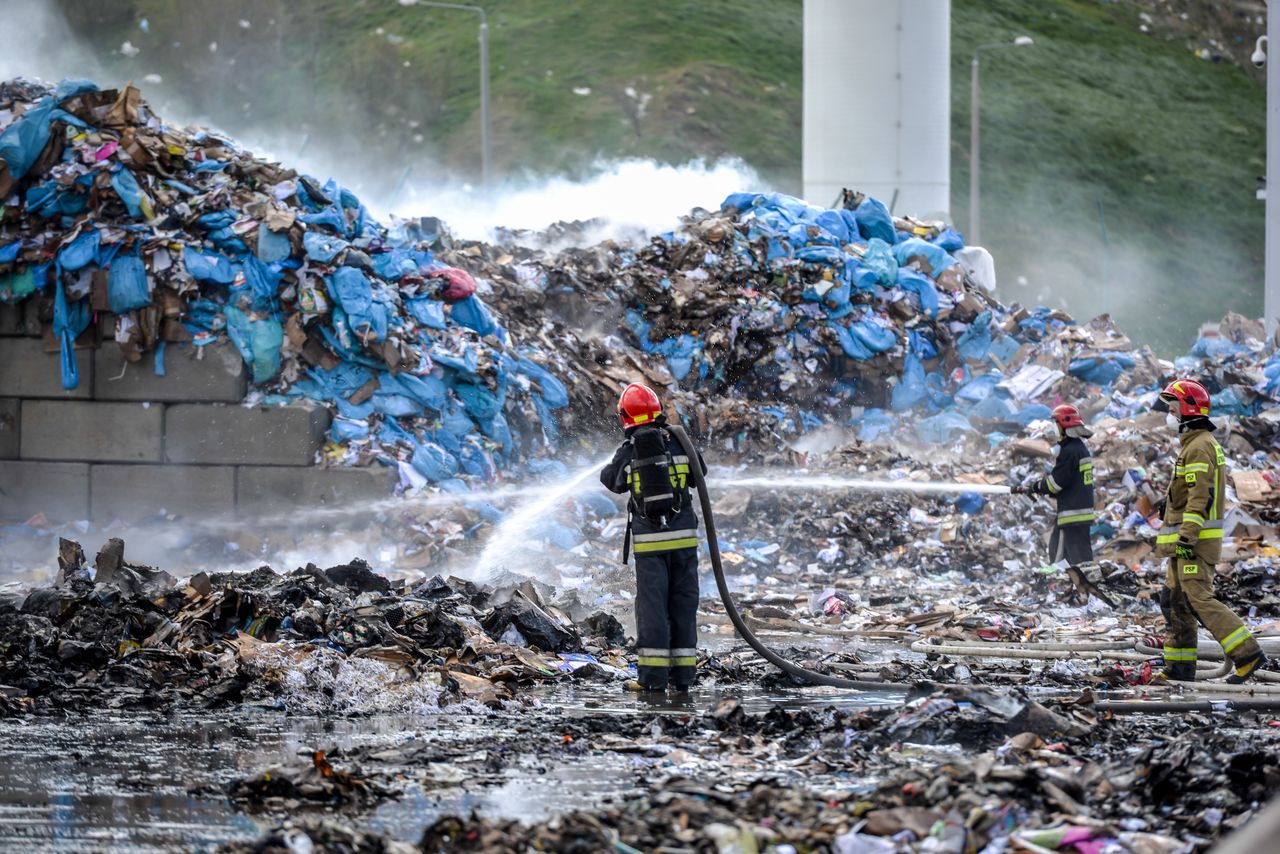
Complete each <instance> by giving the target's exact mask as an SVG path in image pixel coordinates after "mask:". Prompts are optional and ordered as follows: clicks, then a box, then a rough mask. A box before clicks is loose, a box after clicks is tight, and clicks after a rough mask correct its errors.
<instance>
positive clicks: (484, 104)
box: [400, 0, 493, 188]
mask: <svg viewBox="0 0 1280 854" xmlns="http://www.w3.org/2000/svg"><path fill="white" fill-rule="evenodd" d="M400 2H401V4H402V5H405V6H431V7H433V8H436V9H457V10H459V11H462V12H474V13H476V14H477V15H479V16H480V175H481V181H482V182H483V184H484V186H485V187H486V188H488V187H490V186H491V183H490V182H491V181H492V180H493V128H492V127H491V126H490V122H489V18H488V16H487V15H485V13H484V9H482V8H480V7H479V6H468V5H464V4H461V3H433V2H428V0H400Z"/></svg>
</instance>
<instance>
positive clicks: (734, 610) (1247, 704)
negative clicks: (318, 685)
mask: <svg viewBox="0 0 1280 854" xmlns="http://www.w3.org/2000/svg"><path fill="white" fill-rule="evenodd" d="M670 429H671V434H672V435H673V436H675V437H676V441H678V442H679V443H680V447H681V448H683V449H684V452H685V455H686V456H687V457H688V458H689V471H690V472H691V473H692V474H693V482H694V484H695V485H696V486H697V488H698V502H699V504H700V506H701V507H702V520H703V524H704V525H705V526H706V531H707V548H708V550H709V551H710V552H711V568H712V571H713V573H714V575H715V579H716V589H717V590H718V591H719V593H720V601H721V602H722V603H723V604H724V610H725V613H726V614H728V616H729V622H731V623H733V627H734V629H735V630H736V631H737V632H738V635H739V636H740V637H741V638H742V639H743V640H744V641H746V642H747V645H748V646H750V647H751V648H752V649H754V650H755V651H756V652H757V653H759V655H760V657H761V658H763V659H764V660H765V661H767V662H769V663H770V664H772V665H773V666H774V667H776V668H778V669H779V670H781V671H782V672H783V673H786V674H787V675H788V676H791V677H794V678H796V679H799V680H802V681H804V682H809V683H811V684H813V685H827V686H830V687H832V688H848V689H850V690H853V691H870V692H877V693H884V692H891V693H901V692H903V691H906V690H907V687H908V686H906V685H902V684H898V683H893V682H868V681H865V680H860V679H845V678H843V677H840V676H833V675H831V674H828V673H819V672H817V671H816V670H809V669H808V668H805V667H801V666H800V665H798V664H795V663H794V662H791V661H788V660H787V659H785V658H783V657H782V656H780V655H778V654H777V653H776V652H774V651H773V650H771V649H769V647H767V646H765V645H764V644H763V643H762V642H761V641H760V639H759V638H757V637H756V636H755V634H754V633H753V632H752V631H751V628H750V627H749V626H748V625H747V623H746V621H745V620H744V619H743V617H742V614H741V613H740V612H739V611H738V606H737V605H736V604H734V601H733V594H731V593H730V592H729V585H728V583H727V582H726V581H725V576H724V563H723V561H722V560H721V558H720V543H719V539H718V538H717V536H716V519H715V513H714V512H713V511H712V509H711V494H710V492H709V491H708V489H707V480H706V478H705V477H704V476H703V474H702V466H701V465H699V464H698V459H699V457H698V452H697V451H696V450H695V449H694V447H693V442H691V441H690V440H689V434H688V433H686V432H685V430H684V428H683V427H681V426H680V425H678V424H673V425H671V428H670ZM917 645H921V642H920V641H917V642H916V643H914V644H912V645H911V648H912V650H913V651H916V652H929V651H931V652H935V653H937V652H943V651H946V649H947V646H946V645H942V646H934V647H928V646H927V645H925V646H924V648H922V649H919V650H917V649H916V647H917ZM1045 647H1049V648H1050V649H1045ZM1053 647H1059V649H1052V648H1053ZM1062 647H1065V649H1062ZM1082 647H1083V649H1082ZM957 649H972V650H974V651H973V652H969V653H959V652H957V653H955V654H969V655H987V656H991V657H1023V658H1032V657H1041V658H1044V657H1046V656H1045V655H1044V654H1043V652H1050V653H1058V655H1054V656H1051V657H1073V656H1072V654H1071V653H1070V651H1071V650H1072V649H1074V650H1076V652H1075V653H1074V657H1080V655H1079V653H1080V652H1091V653H1095V654H1098V655H1108V656H1110V655H1121V654H1127V656H1134V657H1135V658H1124V659H1122V660H1144V661H1145V660H1146V659H1148V658H1150V657H1151V656H1149V655H1143V654H1141V653H1138V652H1136V651H1133V652H1128V653H1125V649H1132V645H1131V643H1130V642H1125V643H1123V644H1119V643H1118V642H1113V641H1103V642H1099V641H1082V642H1080V643H1079V644H1074V645H1073V644H1056V643H1050V644H1044V645H1039V649H1037V648H1036V645H1031V644H1026V645H1022V648H1021V651H1022V652H1024V653H1027V652H1035V653H1037V655H1030V654H1024V655H1021V656H1008V655H1002V656H998V655H993V652H994V651H996V650H1000V651H1003V652H1006V653H1007V652H1010V651H1019V650H1018V648H1016V647H1003V648H999V647H998V648H994V650H993V648H988V647H957ZM1041 650H1043V652H1041ZM1062 653H1067V654H1066V655H1062ZM1223 675H1225V671H1224V672H1223ZM1176 684H1177V685H1178V686H1179V687H1187V688H1190V689H1193V690H1195V689H1197V687H1198V683H1195V682H1181V683H1176ZM1202 687H1203V688H1205V689H1208V690H1212V691H1231V692H1233V693H1234V692H1236V691H1238V692H1239V693H1258V694H1277V695H1280V686H1267V685H1264V686H1258V685H1227V684H1224V683H1211V684H1208V685H1203V686H1202ZM1233 689H1234V690H1233ZM1120 702H1123V701H1109V700H1108V701H1099V702H1098V704H1097V707H1098V708H1099V709H1100V710H1108V711H1117V710H1119V711H1122V712H1142V711H1147V712H1155V711H1174V710H1177V711H1181V710H1188V711H1194V710H1197V709H1202V708H1203V709H1204V710H1209V711H1214V710H1217V707H1220V706H1222V705H1223V703H1222V702H1219V703H1218V704H1217V706H1215V705H1214V704H1213V702H1211V701H1208V700H1205V701H1187V703H1179V704H1176V705H1173V704H1168V703H1165V704H1162V705H1169V706H1170V708H1168V709H1161V708H1156V704H1155V703H1145V704H1144V703H1142V702H1141V701H1135V702H1130V703H1129V704H1128V705H1125V706H1123V708H1122V709H1120V707H1119V706H1118V705H1117V704H1118V703H1120ZM1223 702H1226V703H1228V704H1230V705H1232V706H1236V707H1240V708H1257V709H1280V696H1278V697H1277V699H1275V700H1262V699H1250V698H1243V699H1241V700H1230V701H1223ZM1139 705H1143V706H1145V708H1141V709H1140V708H1137V706H1139Z"/></svg>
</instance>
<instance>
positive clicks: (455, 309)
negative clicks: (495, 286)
mask: <svg viewBox="0 0 1280 854" xmlns="http://www.w3.org/2000/svg"><path fill="white" fill-rule="evenodd" d="M449 313H450V316H451V317H452V318H453V322H454V323H457V324H460V325H462V326H465V327H467V328H468V329H473V330H475V331H476V332H477V333H478V334H479V335H480V336H481V337H483V336H485V335H491V334H493V333H494V332H496V331H497V329H498V324H497V323H495V322H494V319H493V315H492V314H490V313H489V307H488V306H486V305H485V304H484V303H483V302H482V301H481V300H480V297H478V296H476V295H475V294H472V295H471V296H469V297H467V298H466V299H463V300H458V301H457V302H455V303H454V304H453V305H452V306H451V307H450V308H449Z"/></svg>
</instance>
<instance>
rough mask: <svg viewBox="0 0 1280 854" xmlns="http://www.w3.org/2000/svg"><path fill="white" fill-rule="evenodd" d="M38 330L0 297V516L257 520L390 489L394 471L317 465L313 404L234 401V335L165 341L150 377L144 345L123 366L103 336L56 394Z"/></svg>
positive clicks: (320, 416)
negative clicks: (159, 370)
mask: <svg viewBox="0 0 1280 854" xmlns="http://www.w3.org/2000/svg"><path fill="white" fill-rule="evenodd" d="M40 335H41V330H40V328H39V325H38V322H35V321H34V319H33V317H32V316H30V312H29V311H27V310H26V309H24V308H22V307H14V306H0V521H4V520H9V521H12V520H18V521H21V520H25V519H28V518H30V517H32V516H35V515H36V514H39V513H43V514H44V515H45V516H46V517H47V518H49V519H51V520H55V521H65V520H75V519H94V520H96V521H103V522H105V521H109V520H111V519H117V518H118V519H124V520H126V521H133V520H137V519H141V518H146V517H154V516H156V515H159V514H166V515H170V516H175V515H176V516H187V517H193V518H211V517H226V516H229V515H232V514H236V515H239V516H240V517H242V518H248V517H253V518H263V517H266V516H271V515H276V514H280V515H287V514H289V513H290V512H291V511H292V510H293V509H294V508H296V507H297V506H299V505H302V506H307V507H321V508H323V507H326V506H334V505H339V504H341V505H348V504H350V503H352V502H356V501H376V500H378V499H381V498H386V497H388V496H389V495H390V494H391V490H392V488H393V487H394V484H395V472H394V470H392V469H389V468H384V467H376V468H370V469H321V468H317V467H316V465H315V460H316V457H317V452H318V451H319V450H320V448H321V446H322V445H323V444H324V435H325V431H326V430H327V429H328V427H329V420H330V416H329V413H328V412H327V411H326V410H325V409H324V408H323V407H320V406H316V405H313V404H308V403H300V404H294V405H290V406H286V407H260V408H251V409H246V408H245V407H243V406H241V405H240V401H241V400H243V398H244V395H245V391H246V388H247V379H246V373H245V369H244V363H243V361H242V360H241V359H240V356H239V354H238V353H237V352H236V351H235V350H234V349H233V348H232V347H231V346H230V345H210V346H208V347H205V348H204V352H203V353H198V351H197V350H196V349H195V348H193V347H176V346H173V345H170V347H169V348H168V352H167V353H166V358H165V360H164V368H165V375H164V376H157V375H156V373H155V362H154V356H153V355H152V354H147V355H145V356H144V357H143V359H142V360H141V361H139V362H136V363H130V362H127V361H126V360H125V359H124V357H123V354H122V353H121V352H120V348H119V347H117V346H116V345H115V343H114V342H111V341H107V342H106V343H104V344H103V346H102V347H100V348H97V349H96V350H95V349H88V348H86V349H81V350H77V351H76V360H77V366H78V369H79V373H80V383H79V385H78V386H77V387H76V388H75V389H71V390H64V389H63V388H62V384H61V368H60V359H59V355H58V354H57V353H56V352H55V353H49V352H46V344H45V341H44V339H43V338H41V337H40ZM197 356H199V358H197Z"/></svg>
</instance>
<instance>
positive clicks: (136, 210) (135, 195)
mask: <svg viewBox="0 0 1280 854" xmlns="http://www.w3.org/2000/svg"><path fill="white" fill-rule="evenodd" d="M111 189H113V190H115V191H116V195H117V196H119V197H120V201H122V202H124V206H125V209H126V210H128V211H129V216H131V217H133V218H134V219H140V220H146V221H150V220H153V219H155V218H156V212H155V209H154V208H153V207H152V205H151V197H150V196H148V195H147V194H146V193H144V192H143V191H142V187H140V186H138V179H137V178H135V177H133V173H132V172H130V171H129V170H128V169H126V168H125V167H124V166H123V165H121V166H119V167H118V168H117V169H116V170H115V171H114V172H112V173H111Z"/></svg>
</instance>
